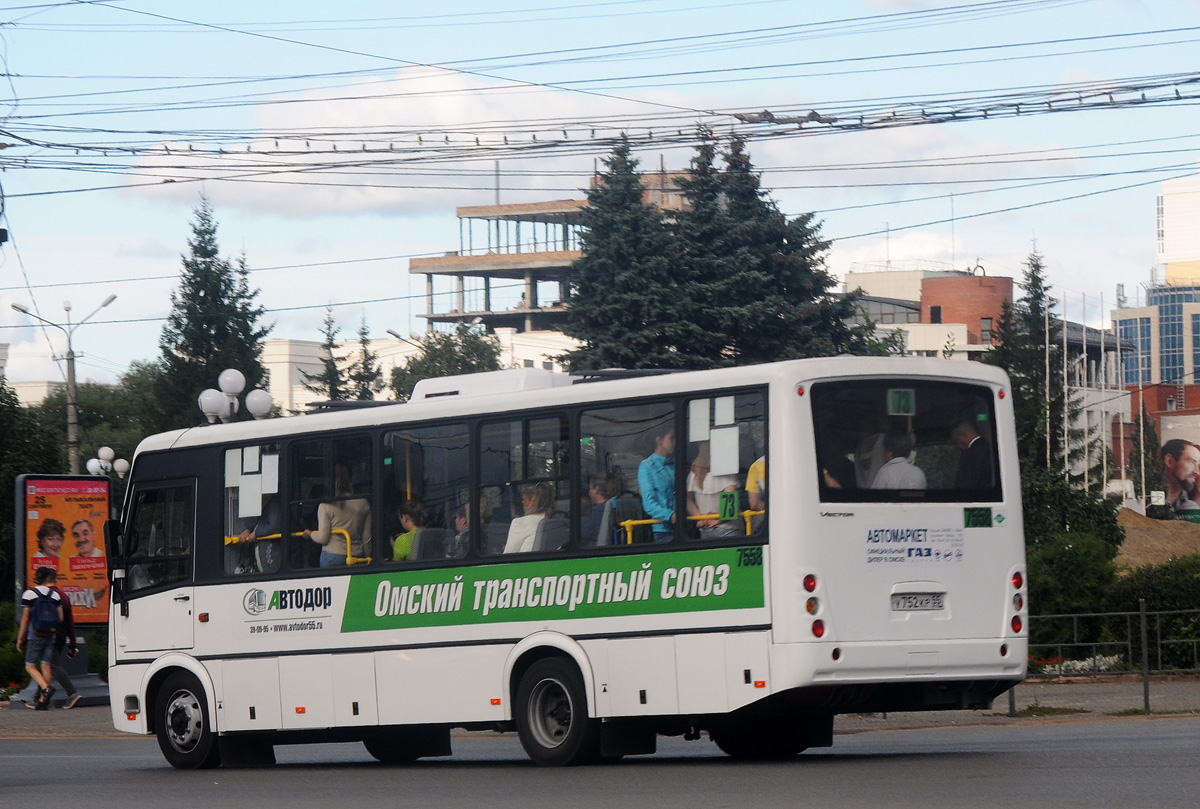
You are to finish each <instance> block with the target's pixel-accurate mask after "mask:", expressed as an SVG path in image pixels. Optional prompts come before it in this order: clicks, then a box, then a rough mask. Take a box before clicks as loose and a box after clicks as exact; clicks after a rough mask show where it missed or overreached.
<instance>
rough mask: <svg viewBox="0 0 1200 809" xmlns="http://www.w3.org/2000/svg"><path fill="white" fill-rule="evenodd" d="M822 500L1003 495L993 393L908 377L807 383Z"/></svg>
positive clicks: (979, 498)
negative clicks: (810, 400)
mask: <svg viewBox="0 0 1200 809" xmlns="http://www.w3.org/2000/svg"><path fill="white" fill-rule="evenodd" d="M812 408H813V427H814V432H815V435H816V442H817V463H818V475H819V484H820V493H821V500H822V501H824V502H896V501H906V500H925V501H930V502H957V501H984V502H994V501H999V500H1000V499H1001V487H1000V474H999V466H998V463H997V456H996V452H995V447H996V420H995V415H994V411H993V407H992V392H991V391H990V390H989V389H988V388H985V387H982V386H979V385H967V384H961V383H956V382H947V381H922V380H913V379H848V380H841V381H835V382H824V383H817V384H815V385H813V387H812Z"/></svg>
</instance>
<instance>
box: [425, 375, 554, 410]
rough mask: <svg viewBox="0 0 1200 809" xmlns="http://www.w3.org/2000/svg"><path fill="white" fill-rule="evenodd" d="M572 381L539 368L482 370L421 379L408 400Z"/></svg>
mask: <svg viewBox="0 0 1200 809" xmlns="http://www.w3.org/2000/svg"><path fill="white" fill-rule="evenodd" d="M573 382H574V380H573V379H572V378H571V377H570V376H568V375H567V374H560V373H554V372H553V371H547V370H544V369H542V368H513V369H511V370H507V371H484V372H482V373H478V374H462V375H460V376H441V377H435V378H432V379H422V380H421V381H420V382H418V383H417V384H416V385H415V386H414V387H413V392H412V397H411V398H410V399H409V401H410V402H420V401H423V400H425V399H439V398H442V397H444V396H493V395H495V394H497V393H515V392H517V391H524V390H543V389H546V388H559V387H564V386H566V385H570V384H572V383H573Z"/></svg>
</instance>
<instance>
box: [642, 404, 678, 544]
mask: <svg viewBox="0 0 1200 809" xmlns="http://www.w3.org/2000/svg"><path fill="white" fill-rule="evenodd" d="M658 433H659V434H658V435H655V436H654V452H652V453H651V454H650V456H649V457H648V458H646V460H644V461H642V462H641V463H640V464H638V486H639V487H641V490H642V510H644V511H645V512H646V514H647V515H648V516H649V517H650V518H651V519H653V520H658V521H659V522H657V523H655V524H654V525H652V526H651V528H652V529H653V531H654V541H655V542H670V541H671V535H672V534H673V533H674V532H675V529H674V527H673V526H674V525H675V426H674V424H672V423H667V424H665V425H663V426H661V427H659V429H658Z"/></svg>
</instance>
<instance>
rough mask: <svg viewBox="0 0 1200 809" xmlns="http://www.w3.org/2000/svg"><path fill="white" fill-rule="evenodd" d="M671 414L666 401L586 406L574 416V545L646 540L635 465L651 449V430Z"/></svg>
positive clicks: (649, 531) (667, 425)
mask: <svg viewBox="0 0 1200 809" xmlns="http://www.w3.org/2000/svg"><path fill="white" fill-rule="evenodd" d="M673 419H674V408H673V407H672V406H671V405H670V404H669V403H666V402H650V403H642V404H634V405H624V406H621V407H607V408H604V409H600V410H588V411H585V412H584V413H583V415H582V416H581V417H580V421H579V457H580V470H581V472H582V475H583V480H581V481H580V491H581V493H582V502H581V503H580V519H579V525H578V528H577V530H578V532H579V544H580V545H583V546H584V547H594V546H600V547H604V546H608V547H612V546H617V545H626V544H631V543H641V542H650V541H651V539H652V538H653V535H654V531H653V528H652V524H651V523H650V522H649V518H648V517H647V515H646V511H645V509H644V508H643V507H642V491H641V487H640V485H639V483H638V468H639V467H640V466H641V464H642V461H644V460H646V459H647V458H648V457H649V455H650V454H651V453H653V452H654V447H655V438H654V436H655V434H656V433H660V434H661V433H662V432H664V431H669V430H670V429H671V425H672V424H673ZM660 533H663V532H661V531H660Z"/></svg>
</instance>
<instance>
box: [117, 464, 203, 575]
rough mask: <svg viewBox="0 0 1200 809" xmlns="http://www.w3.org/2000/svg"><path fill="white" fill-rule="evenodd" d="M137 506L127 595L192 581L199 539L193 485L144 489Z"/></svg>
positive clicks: (130, 550) (137, 500)
mask: <svg viewBox="0 0 1200 809" xmlns="http://www.w3.org/2000/svg"><path fill="white" fill-rule="evenodd" d="M134 503H135V505H134V511H133V518H132V520H131V521H130V522H131V525H132V533H131V534H130V535H129V537H128V553H129V556H128V561H127V569H128V571H129V572H128V575H127V576H126V582H125V593H126V595H132V594H134V593H136V592H138V591H140V590H146V589H150V588H159V587H164V586H167V585H171V584H177V583H182V582H186V581H190V580H191V578H192V542H193V538H194V536H195V520H194V513H195V509H194V504H193V494H192V485H191V483H185V484H181V485H177V486H166V487H162V488H155V489H145V490H142V491H140V492H138V493H137V494H136V495H135V497H134Z"/></svg>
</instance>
